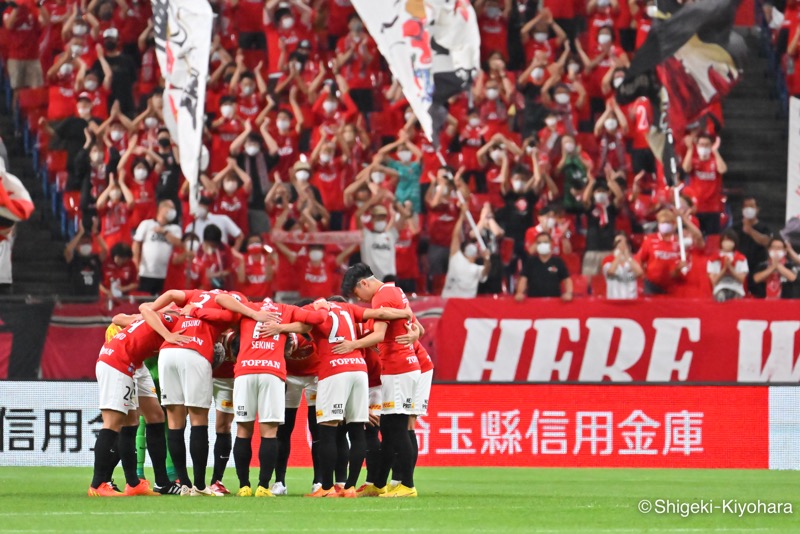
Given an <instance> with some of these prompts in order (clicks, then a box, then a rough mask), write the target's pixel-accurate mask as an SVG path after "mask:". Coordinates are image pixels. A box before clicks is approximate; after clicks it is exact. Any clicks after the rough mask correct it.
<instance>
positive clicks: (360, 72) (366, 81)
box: [336, 32, 378, 89]
mask: <svg viewBox="0 0 800 534" xmlns="http://www.w3.org/2000/svg"><path fill="white" fill-rule="evenodd" d="M351 47H355V52H354V53H353V55H352V56H351V57H350V60H349V61H348V62H347V63H345V64H344V65H342V66H341V67H340V72H341V74H342V76H344V79H345V80H347V83H348V85H349V86H350V89H370V88H371V87H372V74H373V71H374V70H375V69H374V67H373V65H374V64H375V60H376V59H377V57H378V49H377V47H376V46H375V42H374V41H373V40H372V37H370V36H369V34H367V33H366V32H363V33H362V34H361V36H360V37H359V40H358V41H356V40H355V39H354V38H353V36H352V35H350V34H348V35H346V36H344V37H342V38H341V39H339V42H338V43H337V44H336V53H337V54H344V53H345V52H347V51H348V50H349V49H350V48H351ZM367 56H370V57H369V59H368V58H367Z"/></svg>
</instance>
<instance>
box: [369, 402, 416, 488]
mask: <svg viewBox="0 0 800 534" xmlns="http://www.w3.org/2000/svg"><path fill="white" fill-rule="evenodd" d="M396 418H397V416H396V415H382V416H381V462H380V469H379V470H378V474H377V476H376V477H375V480H374V481H373V482H374V483H375V486H376V487H378V488H382V487H384V486H386V482H387V481H388V480H389V471H390V470H391V469H392V465H393V464H395V458H394V456H395V447H396V444H397V434H398V433H399V432H403V433H406V431H407V429H408V427H402V428H399V425H400V422H399V421H398V420H397V419H396Z"/></svg>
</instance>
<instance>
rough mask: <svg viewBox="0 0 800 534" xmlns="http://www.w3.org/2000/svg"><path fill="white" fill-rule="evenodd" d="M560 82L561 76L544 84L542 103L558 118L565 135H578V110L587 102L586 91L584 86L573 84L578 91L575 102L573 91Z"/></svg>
mask: <svg viewBox="0 0 800 534" xmlns="http://www.w3.org/2000/svg"><path fill="white" fill-rule="evenodd" d="M560 80H561V77H560V76H552V77H550V78H548V80H547V81H546V82H545V83H544V85H543V86H542V103H543V104H544V105H545V107H546V108H548V109H549V110H550V112H551V113H552V114H553V115H555V116H556V117H557V118H558V121H559V122H560V123H561V124H562V125H563V127H564V133H568V134H570V135H576V134H577V133H578V116H579V112H578V109H579V108H581V107H583V106H584V104H585V102H586V89H585V88H584V87H583V84H580V83H575V84H572V89H574V90H575V91H576V98H575V99H574V100H573V96H572V89H571V88H570V86H568V85H567V84H565V83H561V81H560ZM551 90H552V96H551V94H550V92H551Z"/></svg>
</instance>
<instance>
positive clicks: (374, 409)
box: [369, 386, 383, 415]
mask: <svg viewBox="0 0 800 534" xmlns="http://www.w3.org/2000/svg"><path fill="white" fill-rule="evenodd" d="M382 404H383V395H382V394H381V387H380V386H375V387H371V388H369V413H370V414H372V415H380V414H381V405H382Z"/></svg>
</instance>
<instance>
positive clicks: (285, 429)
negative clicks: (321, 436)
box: [275, 408, 297, 486]
mask: <svg viewBox="0 0 800 534" xmlns="http://www.w3.org/2000/svg"><path fill="white" fill-rule="evenodd" d="M296 419H297V408H286V410H285V411H284V423H283V424H282V425H281V426H279V427H278V459H277V460H276V461H275V482H280V483H281V484H283V485H284V486H285V485H286V468H287V466H288V465H289V455H290V454H291V452H292V432H293V431H294V422H295V420H296Z"/></svg>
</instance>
